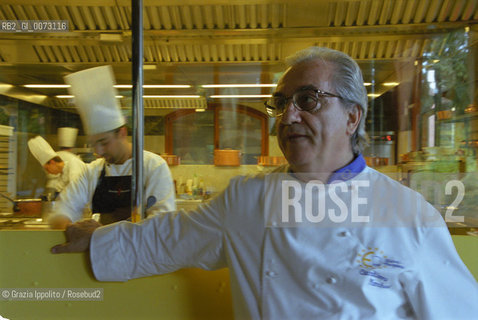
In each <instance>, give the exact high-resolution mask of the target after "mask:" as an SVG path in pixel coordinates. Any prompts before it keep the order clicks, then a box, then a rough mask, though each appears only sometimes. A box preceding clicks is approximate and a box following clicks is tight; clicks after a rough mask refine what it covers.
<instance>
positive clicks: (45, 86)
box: [24, 84, 70, 88]
mask: <svg viewBox="0 0 478 320" xmlns="http://www.w3.org/2000/svg"><path fill="white" fill-rule="evenodd" d="M24 87H25V88H69V87H70V85H69V84H25V85H24Z"/></svg>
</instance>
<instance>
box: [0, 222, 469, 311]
mask: <svg viewBox="0 0 478 320" xmlns="http://www.w3.org/2000/svg"><path fill="white" fill-rule="evenodd" d="M64 240H65V238H64V233H63V232H62V231H53V230H32V231H28V232H27V231H24V230H1V231H0V261H2V263H1V264H0V284H1V285H0V287H1V288H39V289H41V288H102V289H103V294H104V295H103V297H104V298H103V300H102V301H8V300H1V298H0V315H2V316H3V317H6V318H8V319H15V320H18V319H20V320H21V319H32V318H34V319H128V320H129V319H232V301H231V295H230V285H229V274H228V270H227V269H221V270H217V271H204V270H200V269H183V270H179V271H177V272H174V273H171V274H167V275H162V276H153V277H147V278H141V279H135V280H130V281H128V282H125V283H116V282H99V281H96V280H95V279H94V277H93V275H92V272H91V269H90V265H89V261H88V255H87V254H84V253H72V254H60V255H53V254H51V253H50V248H51V247H52V246H54V245H55V244H58V243H62V242H64ZM453 241H454V243H455V246H456V248H457V251H458V253H459V254H460V256H461V257H462V259H463V261H464V262H465V264H466V265H467V267H468V268H469V270H470V271H471V272H472V273H473V275H474V276H475V278H476V279H478V255H477V254H476V252H478V237H473V236H453Z"/></svg>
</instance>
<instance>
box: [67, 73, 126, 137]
mask: <svg viewBox="0 0 478 320" xmlns="http://www.w3.org/2000/svg"><path fill="white" fill-rule="evenodd" d="M65 82H66V83H67V84H69V85H70V88H69V91H70V94H72V95H74V96H75V98H74V101H75V104H76V106H77V108H78V112H79V113H80V116H81V120H82V121H83V126H84V128H85V131H86V133H87V134H88V135H94V134H98V133H103V132H107V131H111V130H114V129H116V128H119V127H121V126H122V125H124V124H125V123H126V121H125V118H124V117H123V115H122V114H121V109H120V106H119V103H118V101H117V99H116V98H115V96H116V89H115V88H114V87H113V85H114V84H115V81H114V74H113V68H112V67H111V66H102V67H96V68H91V69H86V70H82V71H79V72H75V73H72V74H69V75H67V76H65Z"/></svg>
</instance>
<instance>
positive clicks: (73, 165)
mask: <svg viewBox="0 0 478 320" xmlns="http://www.w3.org/2000/svg"><path fill="white" fill-rule="evenodd" d="M69 162H70V165H69V167H70V170H69V175H68V182H69V183H71V182H72V181H75V180H76V179H77V178H78V177H79V176H81V174H82V173H83V172H84V171H85V170H86V164H85V163H84V162H83V161H81V160H79V159H78V160H77V159H74V158H73V159H71V160H70V161H69Z"/></svg>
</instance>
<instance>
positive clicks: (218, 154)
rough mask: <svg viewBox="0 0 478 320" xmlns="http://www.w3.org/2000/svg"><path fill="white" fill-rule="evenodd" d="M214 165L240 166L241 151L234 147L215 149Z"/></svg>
mask: <svg viewBox="0 0 478 320" xmlns="http://www.w3.org/2000/svg"><path fill="white" fill-rule="evenodd" d="M214 165H216V166H240V165H241V151H240V150H233V149H216V150H214Z"/></svg>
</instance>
